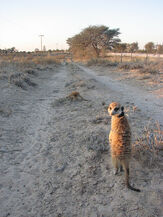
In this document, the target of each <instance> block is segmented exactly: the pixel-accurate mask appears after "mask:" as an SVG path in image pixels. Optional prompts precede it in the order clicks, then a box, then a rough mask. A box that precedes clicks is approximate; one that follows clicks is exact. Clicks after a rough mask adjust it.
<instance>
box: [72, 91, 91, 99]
mask: <svg viewBox="0 0 163 217" xmlns="http://www.w3.org/2000/svg"><path fill="white" fill-rule="evenodd" d="M68 98H69V99H71V100H74V99H77V98H78V99H82V100H85V101H88V100H86V99H84V98H83V97H82V96H81V95H80V93H79V92H77V91H73V92H72V93H70V94H69V95H68Z"/></svg>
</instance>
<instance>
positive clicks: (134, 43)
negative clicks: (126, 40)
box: [128, 42, 139, 53]
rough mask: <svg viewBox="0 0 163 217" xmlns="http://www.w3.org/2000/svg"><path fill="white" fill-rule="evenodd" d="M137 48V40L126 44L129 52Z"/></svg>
mask: <svg viewBox="0 0 163 217" xmlns="http://www.w3.org/2000/svg"><path fill="white" fill-rule="evenodd" d="M138 49H139V46H138V42H133V43H131V44H129V46H128V50H129V52H130V53H134V52H136V51H138Z"/></svg>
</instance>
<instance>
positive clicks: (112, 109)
mask: <svg viewBox="0 0 163 217" xmlns="http://www.w3.org/2000/svg"><path fill="white" fill-rule="evenodd" d="M123 111H124V107H123V106H121V105H120V104H119V103H116V102H114V103H111V104H110V105H109V107H108V113H109V115H110V116H113V115H115V116H119V115H121V114H122V113H123Z"/></svg>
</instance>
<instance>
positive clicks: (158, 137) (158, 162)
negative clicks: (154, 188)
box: [133, 121, 163, 168]
mask: <svg viewBox="0 0 163 217" xmlns="http://www.w3.org/2000/svg"><path fill="white" fill-rule="evenodd" d="M151 126H152V124H151V121H150V122H149V124H148V125H147V126H145V127H144V131H143V133H142V135H141V136H140V135H139V136H137V138H135V140H136V141H135V143H134V144H133V156H134V158H135V159H136V160H138V161H139V162H140V163H141V164H142V165H143V167H148V168H151V167H159V166H160V168H161V167H162V157H163V130H161V128H160V124H159V123H158V122H156V123H155V125H154V126H153V127H152V128H151Z"/></svg>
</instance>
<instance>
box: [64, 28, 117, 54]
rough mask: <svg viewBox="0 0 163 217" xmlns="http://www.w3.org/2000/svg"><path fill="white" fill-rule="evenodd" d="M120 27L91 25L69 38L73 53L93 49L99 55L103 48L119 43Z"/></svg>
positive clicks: (109, 47) (109, 48)
mask: <svg viewBox="0 0 163 217" xmlns="http://www.w3.org/2000/svg"><path fill="white" fill-rule="evenodd" d="M119 34H120V32H119V29H109V27H106V26H89V27H87V28H85V29H84V30H83V31H81V32H80V33H79V34H77V35H75V36H73V37H72V38H68V39H67V43H68V45H69V47H70V50H71V52H72V53H76V52H78V51H82V53H83V54H84V53H87V51H88V50H90V49H91V50H93V51H94V52H95V54H96V56H97V57H98V56H99V55H100V52H101V50H102V49H108V50H111V49H113V48H114V47H115V45H116V44H117V43H119V42H120V39H119V38H118V36H119Z"/></svg>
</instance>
